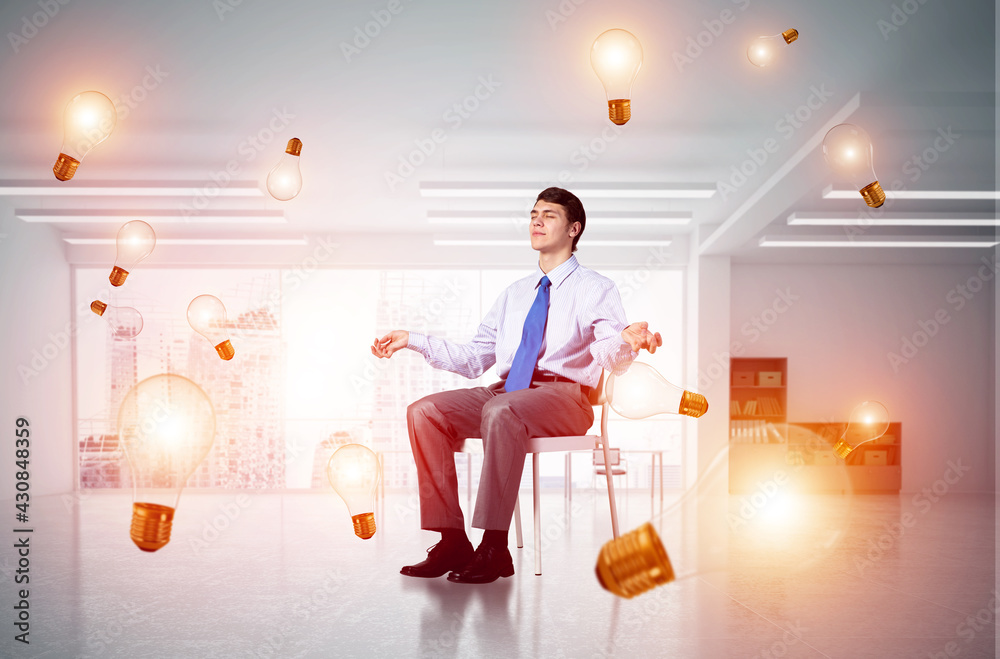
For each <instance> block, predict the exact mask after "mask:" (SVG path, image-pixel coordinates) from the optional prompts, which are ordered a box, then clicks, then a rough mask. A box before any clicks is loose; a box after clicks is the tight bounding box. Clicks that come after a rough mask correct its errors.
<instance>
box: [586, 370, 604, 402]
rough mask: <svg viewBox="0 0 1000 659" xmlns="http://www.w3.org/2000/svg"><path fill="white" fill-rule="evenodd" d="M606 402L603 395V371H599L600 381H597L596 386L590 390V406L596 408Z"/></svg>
mask: <svg viewBox="0 0 1000 659" xmlns="http://www.w3.org/2000/svg"><path fill="white" fill-rule="evenodd" d="M606 402H608V399H607V397H606V396H605V395H604V370H603V369H602V370H601V379H600V380H598V381H597V386H596V387H594V388H593V389H591V390H590V404H591V405H593V406H595V407H597V406H598V405H604V403H606Z"/></svg>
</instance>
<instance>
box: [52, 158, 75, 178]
mask: <svg viewBox="0 0 1000 659" xmlns="http://www.w3.org/2000/svg"><path fill="white" fill-rule="evenodd" d="M79 166H80V161H79V160H77V159H76V158H74V157H72V156H67V155H66V154H65V153H60V154H59V157H58V158H56V164H54V165H52V173H53V174H55V175H56V178H57V179H59V180H60V181H68V180H70V179H71V178H73V175H74V174H76V168H77V167H79Z"/></svg>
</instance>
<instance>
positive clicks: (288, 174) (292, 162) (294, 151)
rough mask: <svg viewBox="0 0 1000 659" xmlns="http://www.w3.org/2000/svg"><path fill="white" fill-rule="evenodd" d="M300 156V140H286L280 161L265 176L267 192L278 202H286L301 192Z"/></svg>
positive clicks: (295, 138)
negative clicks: (286, 144) (286, 143)
mask: <svg viewBox="0 0 1000 659" xmlns="http://www.w3.org/2000/svg"><path fill="white" fill-rule="evenodd" d="M301 154H302V140H300V139H299V138H297V137H293V138H292V139H290V140H288V146H287V147H286V148H285V153H284V154H283V155H282V156H281V160H279V161H278V164H277V165H275V166H274V168H273V169H272V170H271V171H270V172H268V174H267V191H268V192H269V193H271V196H272V197H274V198H275V199H277V200H278V201H288V200H289V199H292V198H293V197H295V195H297V194H299V191H300V190H302V172H301V171H300V170H299V156H300V155H301Z"/></svg>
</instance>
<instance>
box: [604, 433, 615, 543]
mask: <svg viewBox="0 0 1000 659" xmlns="http://www.w3.org/2000/svg"><path fill="white" fill-rule="evenodd" d="M601 448H603V449H604V464H605V465H610V464H611V456H610V455H609V451H608V445H607V443H606V442H605V443H603V444H602V446H601ZM604 475H605V476H607V479H608V501H609V502H610V504H611V532H612V533H613V534H614V537H615V539H617V538H618V506H617V505H616V504H615V481H614V477H613V476H612V475H611V469H610V468H609V467H605V469H604Z"/></svg>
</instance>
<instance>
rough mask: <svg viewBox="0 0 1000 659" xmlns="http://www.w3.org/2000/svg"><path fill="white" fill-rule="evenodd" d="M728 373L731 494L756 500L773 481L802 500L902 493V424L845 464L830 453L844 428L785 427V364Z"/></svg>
mask: <svg viewBox="0 0 1000 659" xmlns="http://www.w3.org/2000/svg"><path fill="white" fill-rule="evenodd" d="M729 372H730V388H729V401H730V407H729V492H730V493H731V494H747V493H753V492H756V491H757V490H758V489H759V488H761V486H762V484H763V483H768V482H771V481H775V482H787V483H789V486H790V487H792V488H793V489H794V490H795V491H799V492H815V493H847V492H899V490H900V488H901V487H902V480H903V467H902V447H901V438H902V427H901V424H900V423H898V422H893V423H890V424H889V429H888V430H887V431H886V433H885V434H884V435H883V436H882V437H880V438H878V439H876V440H874V441H872V442H869V443H866V444H862V445H861V446H859V447H858V448H857V449H856V450H855V451H853V452H852V453H851V454H850V455H848V456H847V459H846V460H842V459H840V458H838V457H837V456H836V454H834V452H833V446H834V444H836V443H837V440H838V439H839V438H840V437H841V436H842V435H843V434H844V431H845V430H846V428H847V423H837V422H833V423H831V422H794V423H790V422H789V421H788V377H787V376H788V359H787V358H786V357H743V358H736V357H734V358H732V360H731V362H730V371H729Z"/></svg>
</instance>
